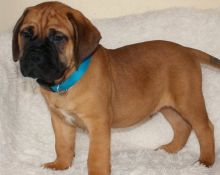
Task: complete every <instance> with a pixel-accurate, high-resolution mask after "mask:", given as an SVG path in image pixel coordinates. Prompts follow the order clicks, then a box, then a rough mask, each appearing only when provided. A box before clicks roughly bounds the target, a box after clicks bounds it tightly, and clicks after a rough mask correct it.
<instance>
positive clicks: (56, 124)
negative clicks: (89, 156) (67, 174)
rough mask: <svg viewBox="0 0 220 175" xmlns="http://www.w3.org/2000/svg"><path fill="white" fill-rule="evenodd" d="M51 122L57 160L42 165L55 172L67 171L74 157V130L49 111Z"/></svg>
mask: <svg viewBox="0 0 220 175" xmlns="http://www.w3.org/2000/svg"><path fill="white" fill-rule="evenodd" d="M51 120H52V125H53V129H54V134H55V148H56V154H57V158H56V160H55V161H54V162H50V163H46V164H44V165H43V167H45V168H51V169H55V170H63V169H67V168H69V167H70V166H71V164H72V160H73V157H74V147H75V133H76V128H75V127H74V126H71V125H69V124H67V123H66V122H65V121H64V120H62V118H61V117H59V116H58V114H57V113H56V112H54V111H51Z"/></svg>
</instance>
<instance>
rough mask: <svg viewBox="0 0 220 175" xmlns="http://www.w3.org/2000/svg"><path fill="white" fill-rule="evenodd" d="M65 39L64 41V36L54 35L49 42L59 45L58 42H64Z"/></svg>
mask: <svg viewBox="0 0 220 175" xmlns="http://www.w3.org/2000/svg"><path fill="white" fill-rule="evenodd" d="M65 39H66V37H65V36H64V35H60V34H57V35H54V36H52V37H51V40H52V41H53V42H56V43H60V42H62V41H64V40H65Z"/></svg>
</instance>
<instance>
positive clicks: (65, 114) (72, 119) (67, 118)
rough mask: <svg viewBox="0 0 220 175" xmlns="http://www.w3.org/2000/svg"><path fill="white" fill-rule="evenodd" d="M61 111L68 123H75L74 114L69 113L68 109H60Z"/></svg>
mask: <svg viewBox="0 0 220 175" xmlns="http://www.w3.org/2000/svg"><path fill="white" fill-rule="evenodd" d="M59 111H60V113H61V114H62V115H63V117H64V120H65V121H66V122H67V123H69V124H71V125H73V124H74V123H75V118H74V116H72V115H70V114H68V113H67V112H66V111H64V110H63V109H59Z"/></svg>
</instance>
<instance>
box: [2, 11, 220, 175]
mask: <svg viewBox="0 0 220 175" xmlns="http://www.w3.org/2000/svg"><path fill="white" fill-rule="evenodd" d="M93 22H94V23H95V25H96V26H97V27H98V29H99V30H100V31H101V33H102V38H103V39H102V41H101V43H102V44H103V45H104V46H106V47H107V48H115V47H119V46H123V45H126V44H131V43H135V42H141V41H146V40H154V39H163V40H170V41H174V42H178V43H180V44H183V45H185V46H189V47H194V48H197V49H201V50H203V51H206V52H208V53H210V54H212V55H214V56H216V57H218V58H220V32H219V29H220V9H216V10H204V11H202V10H195V9H168V10H163V11H156V12H147V13H145V14H140V15H132V16H126V17H121V18H117V19H103V20H95V21H93ZM37 86H38V85H36V83H35V82H33V81H32V80H31V79H28V78H23V77H22V76H21V75H20V73H19V67H18V65H17V64H15V63H14V62H13V61H12V55H11V33H2V34H0V109H1V110H0V175H39V174H40V175H86V174H87V173H86V172H87V168H86V159H87V152H88V136H87V133H84V132H82V131H81V130H79V131H78V133H77V141H76V142H77V145H76V158H75V161H74V163H73V166H72V167H71V168H70V169H68V170H65V171H52V170H46V169H43V168H41V167H40V165H41V164H42V163H44V162H48V161H52V160H53V159H54V158H55V152H54V134H53V132H52V127H51V122H50V116H49V113H48V111H47V108H46V106H45V103H44V101H43V99H42V97H41V95H40V94H39V93H38V91H37V90H36V87H37ZM203 92H204V96H205V100H206V107H207V110H208V114H209V118H210V119H211V121H212V122H213V124H214V126H215V141H216V163H215V165H214V166H213V167H212V168H205V167H203V166H201V165H198V164H194V162H195V161H196V160H197V159H198V157H199V146H198V141H197V139H196V137H195V135H194V133H192V134H191V137H190V138H189V141H188V143H187V145H186V146H185V148H184V149H183V150H182V151H180V152H179V153H178V154H168V153H165V152H163V151H153V149H154V148H157V147H158V146H160V145H162V144H165V143H168V142H169V141H170V140H171V139H172V136H173V132H172V130H171V128H170V126H169V124H168V123H167V122H166V121H165V119H164V118H163V116H162V115H161V114H157V115H156V116H155V117H154V118H153V119H152V120H150V121H148V122H145V123H143V124H139V125H138V126H135V127H131V128H127V129H116V130H113V131H112V133H113V134H112V175H177V174H179V175H213V174H215V175H219V174H220V70H217V69H214V68H210V67H207V66H203ZM146 107H147V106H146ZM137 110H138V109H137Z"/></svg>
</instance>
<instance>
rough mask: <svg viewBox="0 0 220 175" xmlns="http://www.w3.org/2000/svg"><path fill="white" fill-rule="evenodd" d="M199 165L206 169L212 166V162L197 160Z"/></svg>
mask: <svg viewBox="0 0 220 175" xmlns="http://www.w3.org/2000/svg"><path fill="white" fill-rule="evenodd" d="M197 162H199V164H201V165H204V166H206V167H207V168H209V167H211V166H212V165H213V164H214V160H211V159H210V160H202V159H200V160H198V161H197Z"/></svg>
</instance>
